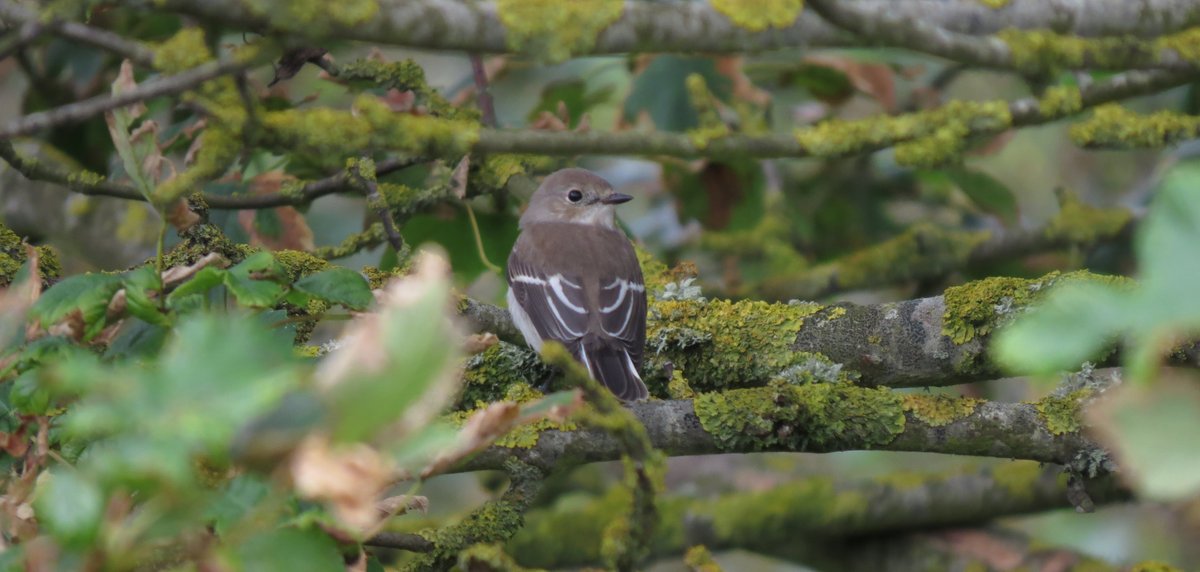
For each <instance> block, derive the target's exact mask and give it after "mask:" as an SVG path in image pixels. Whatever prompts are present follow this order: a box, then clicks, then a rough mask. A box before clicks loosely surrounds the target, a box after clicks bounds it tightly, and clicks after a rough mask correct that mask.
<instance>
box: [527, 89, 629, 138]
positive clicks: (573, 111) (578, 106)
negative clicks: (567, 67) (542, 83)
mask: <svg viewBox="0 0 1200 572" xmlns="http://www.w3.org/2000/svg"><path fill="white" fill-rule="evenodd" d="M587 87H588V86H587V82H586V81H584V80H583V79H579V78H573V79H567V80H559V81H555V82H551V83H549V84H547V85H546V87H545V88H543V89H542V98H541V100H540V101H539V102H538V104H537V106H535V107H534V108H533V109H532V110H530V111H529V114H528V115H527V116H526V119H527V120H529V121H533V120H534V119H536V118H537V117H538V115H540V114H541V113H542V112H547V113H551V114H556V113H557V112H558V104H559V102H562V104H563V105H565V106H566V109H567V116H568V117H569V118H570V123H569V124H568V125H567V127H568V128H570V129H574V128H575V127H577V126H579V119H580V117H582V116H583V114H584V113H587V112H588V111H589V110H591V109H592V108H593V107H595V106H596V105H599V104H602V103H605V102H606V101H608V100H609V98H611V97H612V95H613V87H612V86H611V85H606V86H604V87H602V88H600V89H596V90H592V91H588V89H587Z"/></svg>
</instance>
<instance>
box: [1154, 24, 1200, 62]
mask: <svg viewBox="0 0 1200 572" xmlns="http://www.w3.org/2000/svg"><path fill="white" fill-rule="evenodd" d="M1157 43H1158V46H1159V47H1160V48H1162V49H1167V50H1173V51H1174V52H1175V53H1177V54H1179V57H1181V58H1183V59H1185V60H1187V61H1189V62H1192V63H1196V62H1200V26H1196V27H1193V28H1188V29H1186V30H1182V31H1179V32H1176V33H1174V34H1171V35H1169V36H1163V37H1161V38H1159V39H1158V41H1157Z"/></svg>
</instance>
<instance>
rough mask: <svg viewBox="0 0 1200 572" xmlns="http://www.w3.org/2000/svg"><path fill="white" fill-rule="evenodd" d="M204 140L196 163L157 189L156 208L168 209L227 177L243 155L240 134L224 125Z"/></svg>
mask: <svg viewBox="0 0 1200 572" xmlns="http://www.w3.org/2000/svg"><path fill="white" fill-rule="evenodd" d="M201 137H202V140H201V145H200V151H198V152H197V153H196V160H195V162H194V163H192V166H190V167H188V168H187V169H184V170H183V171H182V172H181V173H179V175H178V176H176V177H175V178H173V179H171V180H169V181H167V182H165V183H163V184H162V185H159V187H158V188H157V189H155V191H154V197H153V198H154V202H155V204H157V205H168V204H170V203H171V202H172V201H174V200H175V199H178V198H179V197H182V196H184V195H186V194H189V193H195V192H198V191H200V187H201V186H202V185H203V184H204V183H206V182H208V181H209V180H212V179H215V178H217V177H219V176H221V175H223V174H224V173H225V171H226V169H228V168H229V166H230V165H232V164H233V162H234V160H235V159H237V157H238V155H239V154H240V153H241V152H242V140H241V136H240V134H239V133H238V132H237V131H234V130H232V129H230V128H229V127H228V126H226V125H224V124H214V125H211V126H209V127H208V128H207V129H205V130H204V134H203V135H201Z"/></svg>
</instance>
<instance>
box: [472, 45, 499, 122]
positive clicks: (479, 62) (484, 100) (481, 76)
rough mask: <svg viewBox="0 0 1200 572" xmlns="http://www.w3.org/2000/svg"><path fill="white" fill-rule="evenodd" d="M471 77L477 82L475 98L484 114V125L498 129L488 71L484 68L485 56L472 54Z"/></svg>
mask: <svg viewBox="0 0 1200 572" xmlns="http://www.w3.org/2000/svg"><path fill="white" fill-rule="evenodd" d="M471 77H472V79H473V80H474V81H475V98H476V100H477V101H478V102H479V110H480V111H481V112H482V113H483V125H484V126H486V127H496V104H495V102H493V101H492V92H491V90H489V89H488V77H487V69H486V68H484V67H483V56H480V55H479V54H471Z"/></svg>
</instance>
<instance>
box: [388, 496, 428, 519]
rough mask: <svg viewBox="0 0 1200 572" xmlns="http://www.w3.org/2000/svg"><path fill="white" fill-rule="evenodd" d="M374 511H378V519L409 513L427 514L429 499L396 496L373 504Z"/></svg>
mask: <svg viewBox="0 0 1200 572" xmlns="http://www.w3.org/2000/svg"><path fill="white" fill-rule="evenodd" d="M375 509H376V510H378V511H379V516H380V518H388V517H392V516H398V515H401V514H407V513H410V512H420V513H421V514H427V513H428V512H429V497H423V496H417V495H413V496H409V495H396V496H394V497H388V498H385V499H383V500H381V501H379V502H377V503H375Z"/></svg>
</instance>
